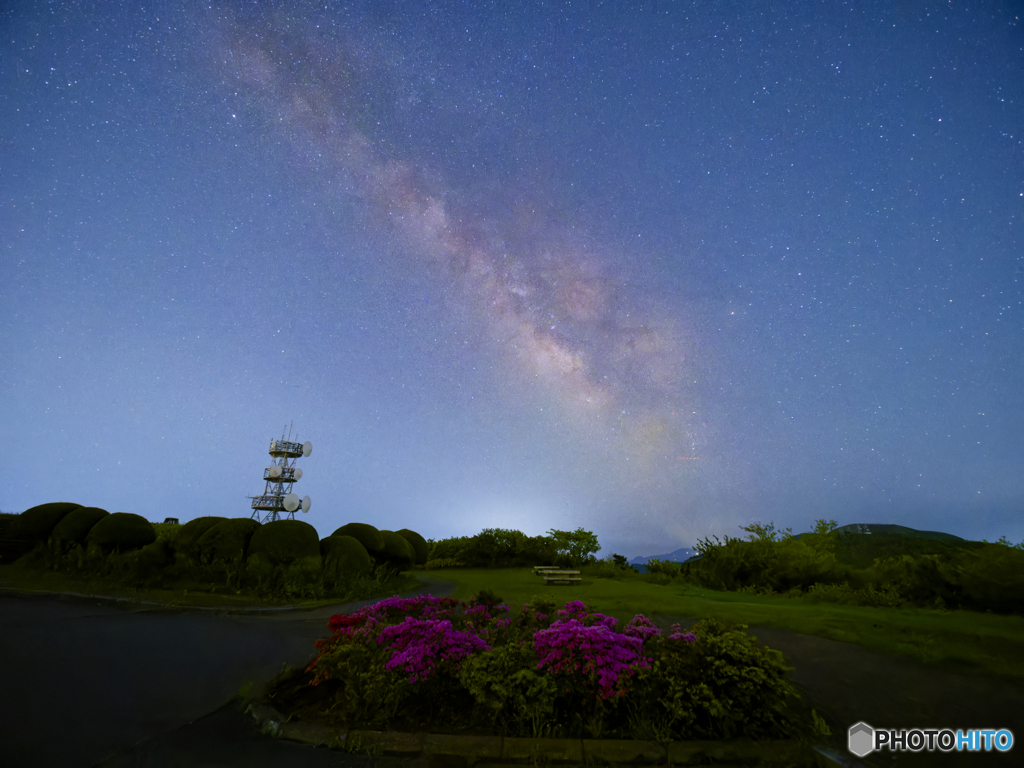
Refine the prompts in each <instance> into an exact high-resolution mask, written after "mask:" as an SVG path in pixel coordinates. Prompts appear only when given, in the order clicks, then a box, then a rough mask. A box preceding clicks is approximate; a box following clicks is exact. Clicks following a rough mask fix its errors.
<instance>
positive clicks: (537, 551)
mask: <svg viewBox="0 0 1024 768" xmlns="http://www.w3.org/2000/svg"><path fill="white" fill-rule="evenodd" d="M438 556H439V555H438V553H437V548H436V547H435V552H434V553H432V555H431V557H432V558H436V557H438ZM440 556H441V557H445V556H446V555H440ZM448 556H449V557H455V558H457V559H459V560H461V561H463V562H465V563H466V565H468V566H469V567H471V568H511V567H520V566H534V565H548V564H551V563H554V564H556V565H557V564H558V548H557V546H556V545H555V543H554V542H553V541H552V540H551V539H549V538H547V537H546V536H536V537H530V536H527V535H526V534H524V533H523V532H522V531H512V530H505V529H502V528H485V529H484V530H483V531H481V532H480V533H478V534H477V535H476V536H473V537H472V538H471V539H470V540H469V541H468V542H467V543H466V544H465V545H464V546H463V547H462V548H461V549H460V550H459V551H458V552H457V553H456V554H455V555H448Z"/></svg>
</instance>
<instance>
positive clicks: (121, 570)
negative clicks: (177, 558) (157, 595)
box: [101, 539, 174, 587]
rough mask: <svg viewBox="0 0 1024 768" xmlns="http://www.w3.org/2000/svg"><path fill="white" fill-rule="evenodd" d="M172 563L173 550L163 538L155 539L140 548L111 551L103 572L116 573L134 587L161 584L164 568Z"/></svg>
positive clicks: (162, 582)
mask: <svg viewBox="0 0 1024 768" xmlns="http://www.w3.org/2000/svg"><path fill="white" fill-rule="evenodd" d="M173 563H174V552H173V550H172V549H171V547H170V545H169V544H168V543H167V541H166V540H165V539H156V540H154V541H153V542H151V543H150V544H147V545H146V546H144V547H142V548H141V549H134V550H131V551H129V552H120V553H118V552H112V553H111V554H110V555H109V556H108V557H107V560H106V562H105V563H104V564H103V565H105V566H106V567H105V568H102V569H101V570H102V571H103V572H106V573H109V574H111V575H116V576H118V577H120V578H121V579H122V580H124V581H127V582H129V583H131V584H134V585H135V586H136V587H153V586H163V584H164V578H163V577H164V575H165V569H167V568H168V567H170V566H171V565H172V564H173Z"/></svg>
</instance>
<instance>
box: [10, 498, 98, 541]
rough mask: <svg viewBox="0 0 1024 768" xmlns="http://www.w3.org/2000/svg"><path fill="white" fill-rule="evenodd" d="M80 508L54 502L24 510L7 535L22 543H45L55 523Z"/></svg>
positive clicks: (78, 505)
mask: <svg viewBox="0 0 1024 768" xmlns="http://www.w3.org/2000/svg"><path fill="white" fill-rule="evenodd" d="M81 506H82V505H81V504H74V503H72V502H70V501H54V502H51V503H49V504H40V505H39V506H36V507H32V508H30V509H26V510H25V511H24V512H22V513H21V514H20V515H18V516H17V517H16V518H15V520H14V522H13V523H11V527H10V530H9V531H8V535H9V536H10V538H12V539H23V540H24V541H31V542H36V541H46V540H47V539H48V538H49V536H50V534H51V533H53V529H54V528H56V527H57V523H59V522H60V521H61V520H63V519H64V518H65V517H66V516H67V515H68V514H69V513H70V512H72V511H73V510H76V509H78V508H79V507H81Z"/></svg>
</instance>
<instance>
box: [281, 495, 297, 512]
mask: <svg viewBox="0 0 1024 768" xmlns="http://www.w3.org/2000/svg"><path fill="white" fill-rule="evenodd" d="M284 508H285V509H287V510H288V511H289V512H294V511H295V510H296V509H298V508H299V494H297V493H289V494H288V495H287V496H285V497H284Z"/></svg>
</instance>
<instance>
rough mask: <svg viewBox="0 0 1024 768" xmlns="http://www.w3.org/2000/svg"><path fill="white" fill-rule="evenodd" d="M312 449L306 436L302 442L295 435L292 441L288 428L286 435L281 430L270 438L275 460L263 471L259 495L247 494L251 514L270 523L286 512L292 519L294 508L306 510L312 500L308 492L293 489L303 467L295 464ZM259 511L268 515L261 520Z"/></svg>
mask: <svg viewBox="0 0 1024 768" xmlns="http://www.w3.org/2000/svg"><path fill="white" fill-rule="evenodd" d="M312 452H313V444H312V443H311V442H309V441H308V440H307V441H306V442H304V443H300V442H298V435H296V436H295V441H294V442H293V441H292V433H291V430H290V429H289V430H288V437H287V439H285V436H284V432H282V433H281V439H280V440H271V441H270V451H269V453H270V455H271V457H272V458H273V459H274V464H272V465H271V466H269V467H267V468H266V469H265V470H264V471H263V479H264V480H266V481H267V486H266V488H265V489H264V491H263V495H262V496H250V497H249V498H250V499H252V509H253V517H254V518H255V519H256V520H258V521H260V522H264V523H270V522H273V521H275V520H277V519H279V516H283V515H282V513H284V512H287V513H288V518H289V519H292V520H294V519H295V512H296V510H298V509H300V508H301V510H302V511H303V512H308V511H309V507H310V504H311V501H310V499H309V496H306V497H304V498H302V499H300V498H299V495H298V494H297V493H295V492H294V490H293V489H294V487H295V485H294V484H295V482H296V481H297V480H301V479H302V470H301V469H299V468H298V467H296V466H295V462H296V460H297V459H299V458H300V457H305V456H309V455H310V454H311V453H312ZM260 512H266V513H267V515H266V517H265V518H264V519H263V520H260Z"/></svg>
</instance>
